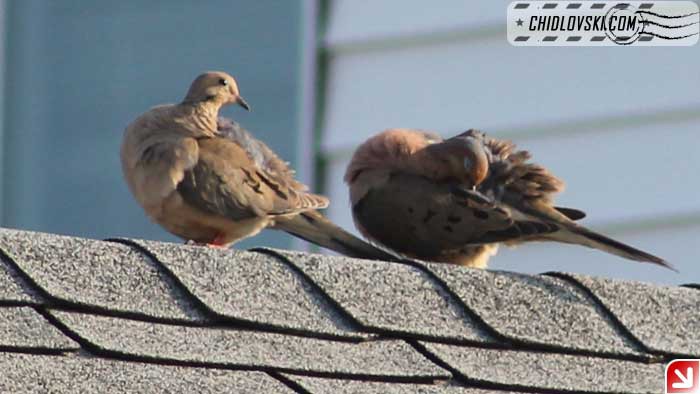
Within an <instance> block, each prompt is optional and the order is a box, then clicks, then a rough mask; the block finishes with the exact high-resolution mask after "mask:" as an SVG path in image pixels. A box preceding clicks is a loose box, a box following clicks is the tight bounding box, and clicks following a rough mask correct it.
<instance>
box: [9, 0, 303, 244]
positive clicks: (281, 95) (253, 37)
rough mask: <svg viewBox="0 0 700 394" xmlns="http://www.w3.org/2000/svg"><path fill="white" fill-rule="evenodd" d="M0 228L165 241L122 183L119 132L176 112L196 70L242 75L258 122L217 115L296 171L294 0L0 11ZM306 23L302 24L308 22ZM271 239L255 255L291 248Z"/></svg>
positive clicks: (298, 16)
mask: <svg viewBox="0 0 700 394" xmlns="http://www.w3.org/2000/svg"><path fill="white" fill-rule="evenodd" d="M4 6H5V7H4V13H5V19H4V20H5V26H4V27H5V28H4V31H5V33H4V34H5V46H6V51H5V57H4V67H5V79H4V80H5V89H4V95H3V96H4V103H5V106H4V114H5V116H4V120H3V133H2V144H3V149H2V151H3V161H2V171H3V183H2V197H3V201H2V203H3V204H2V225H3V226H7V227H18V228H24V229H31V230H40V231H47V232H54V233H60V234H73V235H79V236H87V237H92V238H105V237H115V236H127V237H142V238H149V239H163V240H174V238H173V237H171V236H169V235H167V234H166V233H165V232H164V231H163V230H161V229H160V228H159V227H158V226H156V225H154V224H151V223H150V222H149V221H148V220H147V219H146V218H145V217H144V215H143V213H142V212H141V209H140V208H139V207H138V206H137V204H136V203H135V202H134V200H133V199H132V197H131V195H130V194H129V192H128V190H127V188H126V186H125V184H124V182H123V181H122V178H121V173H120V166H119V155H118V152H119V144H120V140H121V137H122V132H123V129H124V127H125V126H126V125H127V124H128V123H129V122H130V121H131V120H132V119H134V118H135V117H136V116H138V115H139V114H140V113H142V112H144V111H145V110H147V109H148V108H150V107H151V106H154V105H157V104H161V103H168V102H176V101H179V100H180V99H181V98H182V97H183V95H184V94H185V92H186V90H187V88H188V87H189V84H190V82H191V80H192V79H193V78H194V77H195V76H196V75H197V74H199V73H200V72H202V71H206V70H211V69H216V70H225V71H228V72H230V73H232V74H233V75H234V76H235V77H237V79H238V81H239V85H240V89H241V92H242V94H243V96H244V97H245V98H246V99H247V100H248V102H249V103H250V104H251V106H252V108H253V111H252V112H251V113H247V112H245V111H243V110H241V109H239V108H237V109H233V108H228V109H226V110H225V114H226V115H227V116H232V117H235V119H237V120H238V121H239V122H241V123H242V124H243V125H244V126H246V127H248V128H249V129H250V130H252V131H254V132H255V134H256V135H257V136H258V137H260V138H261V139H263V140H265V141H266V142H268V144H269V145H271V146H272V147H273V149H275V150H276V151H277V152H279V154H280V155H281V156H282V157H284V158H285V159H287V160H290V161H292V162H294V161H296V160H297V157H296V156H297V152H298V150H297V144H296V142H295V141H297V139H298V138H297V137H298V135H299V133H300V130H299V124H300V119H299V117H300V116H301V115H300V114H301V113H302V112H303V111H300V107H301V102H300V100H301V97H302V94H301V88H302V82H301V81H302V64H303V61H302V53H303V48H302V46H303V44H304V40H303V39H302V34H303V29H302V26H303V24H304V23H305V21H304V16H303V7H302V1H301V0H285V1H273V0H256V1H231V0H207V1H191V0H167V1H166V0H157V1H152V0H149V1H142V0H119V1H94V0H61V1H46V0H21V1H20V0H8V1H5V3H4ZM306 23H308V21H306ZM289 240H290V238H289V237H287V236H286V235H280V234H276V233H275V232H269V233H266V234H264V235H263V236H262V237H259V238H257V239H255V240H254V241H253V242H249V243H246V244H243V246H244V247H245V246H250V245H275V246H289V245H290V242H289Z"/></svg>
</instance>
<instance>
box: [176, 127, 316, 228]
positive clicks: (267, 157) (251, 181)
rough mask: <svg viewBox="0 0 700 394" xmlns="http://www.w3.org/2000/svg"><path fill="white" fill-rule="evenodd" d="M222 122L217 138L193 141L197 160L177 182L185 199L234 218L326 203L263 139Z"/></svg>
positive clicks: (297, 210) (270, 213)
mask: <svg viewBox="0 0 700 394" xmlns="http://www.w3.org/2000/svg"><path fill="white" fill-rule="evenodd" d="M221 123H222V122H221V121H220V124H221ZM223 126H224V127H223V128H222V129H221V130H222V132H221V136H220V137H213V138H200V139H199V140H198V144H199V160H198V162H197V164H195V165H194V166H193V167H192V168H191V169H190V170H188V171H185V176H184V178H183V180H182V182H180V184H179V185H178V191H179V192H180V194H181V195H182V197H183V199H184V200H185V201H186V202H188V203H189V204H192V205H194V206H196V207H198V208H199V209H202V210H203V211H205V212H207V213H211V214H215V215H219V216H223V217H226V218H229V219H233V220H240V219H245V218H250V217H253V216H277V215H288V214H294V213H298V212H303V211H308V210H312V209H318V208H325V207H326V206H327V205H328V199H326V198H325V197H323V196H319V195H315V194H311V193H308V192H307V191H306V187H305V186H304V185H303V184H301V183H299V182H297V181H296V180H295V179H294V177H293V176H294V173H293V171H292V170H290V169H289V167H288V166H287V165H286V163H284V162H283V161H282V160H280V159H279V158H278V157H277V156H276V155H275V154H274V153H273V152H272V150H270V149H269V148H268V147H267V146H265V144H263V143H262V142H260V141H258V140H256V139H255V138H253V137H252V136H250V134H248V132H247V131H246V130H245V129H243V128H241V127H240V126H238V125H237V124H236V123H233V122H232V121H231V122H230V123H229V122H225V123H223Z"/></svg>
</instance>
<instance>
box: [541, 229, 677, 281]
mask: <svg viewBox="0 0 700 394" xmlns="http://www.w3.org/2000/svg"><path fill="white" fill-rule="evenodd" d="M547 238H548V239H551V240H554V241H559V242H566V243H574V244H579V245H583V246H587V247H589V248H594V249H599V250H602V251H604V252H608V253H611V254H614V255H616V256H620V257H624V258H626V259H630V260H635V261H641V262H646V263H652V264H657V265H660V266H662V267H666V268H668V269H670V270H673V271H676V272H677V270H676V269H675V268H674V267H673V266H672V265H671V264H670V263H668V262H667V261H666V260H664V259H662V258H660V257H657V256H654V255H652V254H649V253H647V252H644V251H642V250H639V249H637V248H634V247H632V246H630V245H627V244H624V243H622V242H620V241H616V240H614V239H612V238H609V237H606V236H605V235H602V234H599V233H596V232H594V231H591V230H589V229H587V228H585V227H582V226H577V225H573V226H568V227H567V228H565V229H562V230H561V231H557V232H556V233H553V234H551V235H548V236H547Z"/></svg>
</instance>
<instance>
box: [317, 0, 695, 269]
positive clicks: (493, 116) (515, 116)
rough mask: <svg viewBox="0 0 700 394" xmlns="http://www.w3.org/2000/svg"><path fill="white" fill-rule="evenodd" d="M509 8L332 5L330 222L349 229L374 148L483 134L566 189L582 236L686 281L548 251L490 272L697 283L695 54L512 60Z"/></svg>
mask: <svg viewBox="0 0 700 394" xmlns="http://www.w3.org/2000/svg"><path fill="white" fill-rule="evenodd" d="M428 4H430V5H428ZM507 4H508V2H504V1H492V2H479V3H474V2H467V1H464V0H443V1H440V2H435V3H426V2H425V1H421V0H382V1H369V0H361V1H359V0H335V1H333V2H331V8H330V12H329V20H328V30H327V33H326V40H325V44H326V47H327V49H328V51H329V52H330V54H331V56H330V63H329V64H328V78H327V81H326V92H325V99H326V102H325V113H324V117H323V122H322V132H323V136H324V140H323V144H322V147H323V151H324V154H325V155H326V157H327V158H328V159H329V163H330V166H329V171H328V173H327V174H326V175H327V182H326V184H327V186H328V190H327V191H326V192H327V193H328V194H329V196H330V197H331V199H332V201H333V204H332V206H331V208H330V210H329V215H330V216H331V217H332V219H334V220H336V221H338V222H339V223H340V224H341V225H343V226H345V227H347V228H353V225H352V221H351V219H350V210H349V208H348V205H349V204H348V202H347V201H348V197H347V189H346V187H345V185H344V184H343V183H342V174H343V172H344V169H345V166H346V164H347V162H348V160H349V158H350V155H351V154H352V151H353V150H354V149H355V147H356V146H357V145H358V144H359V143H361V142H362V141H363V140H364V139H366V138H367V137H369V136H370V135H372V134H374V133H376V132H378V131H381V130H383V129H385V128H389V127H414V128H425V129H432V130H435V131H438V132H440V133H442V134H443V135H445V136H449V135H453V134H455V133H457V132H461V131H463V130H466V129H468V128H472V127H474V128H480V129H482V130H484V131H486V132H488V133H490V134H492V135H494V136H497V137H507V138H511V139H513V140H515V141H516V142H517V143H518V144H519V145H520V146H521V147H523V148H527V149H529V150H530V151H532V152H533V153H534V155H535V158H536V159H537V161H539V162H541V163H542V164H545V165H546V166H548V167H549V168H551V169H552V170H553V171H554V172H555V173H556V174H557V175H559V176H561V177H562V178H564V179H565V180H566V181H567V184H568V189H567V191H566V192H564V193H563V194H562V195H561V197H560V198H559V199H558V203H559V204H561V205H564V206H572V207H577V208H581V209H583V210H585V211H586V212H588V214H589V216H588V218H587V219H585V224H587V225H589V226H590V227H592V228H594V229H598V230H601V231H603V232H606V233H607V234H609V235H612V236H615V237H617V238H619V239H620V240H622V241H625V242H629V243H632V244H633V245H636V246H639V247H641V248H643V249H645V250H648V251H649V252H652V253H656V254H659V255H660V256H662V257H665V258H667V259H668V260H669V261H671V262H672V263H673V264H674V265H676V267H677V268H679V269H680V271H681V274H675V273H673V272H670V271H666V270H662V269H659V268H656V267H653V266H648V265H641V264H636V263H630V262H626V261H624V260H622V259H620V258H617V257H614V256H607V255H605V254H603V253H600V252H596V251H592V250H587V249H585V248H582V247H575V246H566V245H562V246H560V245H552V244H535V245H528V246H523V247H520V248H518V249H515V250H507V249H506V250H503V251H502V252H501V253H500V254H499V255H498V256H497V257H496V258H495V259H493V260H492V265H491V266H492V268H494V269H508V270H516V271H521V272H533V273H537V272H542V271H547V270H560V271H574V272H581V273H587V274H593V275H605V276H612V277H621V278H628V279H640V280H646V281H653V282H660V283H687V282H698V281H700V249H699V248H700V246H699V245H698V244H699V243H700V177H699V176H698V174H697V173H698V170H700V156H699V155H698V154H697V150H698V149H700V93H699V91H698V87H700V72H699V70H700V49H699V48H698V47H697V46H696V47H687V48H663V47H647V48H627V47H624V48H623V47H609V48H532V47H529V48H528V47H521V48H515V47H512V46H510V45H509V44H508V43H507V42H506V33H505V26H506V24H505V15H506V6H507Z"/></svg>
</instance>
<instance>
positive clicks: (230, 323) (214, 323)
mask: <svg viewBox="0 0 700 394" xmlns="http://www.w3.org/2000/svg"><path fill="white" fill-rule="evenodd" d="M103 241H105V242H113V243H119V244H122V245H126V246H129V247H131V248H133V249H134V250H136V251H138V252H140V253H143V254H144V255H145V256H146V257H148V258H149V259H151V260H152V262H153V263H154V264H155V265H156V269H157V270H159V271H161V270H162V273H163V275H164V276H165V278H166V280H168V281H171V285H172V287H173V289H174V290H177V291H180V292H182V293H183V294H184V295H185V297H186V298H187V299H188V300H189V301H190V302H193V304H192V305H191V307H192V308H195V309H196V310H197V311H198V312H199V313H201V314H202V317H203V318H204V319H203V320H202V322H203V323H204V324H197V323H192V322H190V323H191V324H179V323H180V320H173V319H161V318H153V317H151V316H148V315H143V316H144V317H145V318H144V319H141V318H135V319H134V318H131V317H130V316H131V315H129V314H130V313H131V312H127V313H123V312H117V313H97V315H100V316H106V317H115V318H126V319H130V320H136V321H143V322H146V323H154V324H168V325H185V326H189V327H199V328H211V329H232V330H239V331H251V332H264V333H270V334H282V335H289V336H295V337H301V338H310V339H318V340H325V341H334V342H344V343H360V342H364V341H366V339H362V338H351V337H344V336H340V335H334V334H329V333H320V332H314V331H304V330H301V329H294V328H290V327H284V326H278V325H274V324H265V323H260V322H256V321H251V320H246V319H241V318H238V317H232V316H226V315H222V314H220V313H218V312H216V311H214V310H212V309H211V308H209V306H207V305H206V304H205V303H204V302H203V301H202V300H200V299H199V297H197V296H196V295H195V294H194V293H192V292H191V291H190V289H189V288H187V286H186V285H185V284H184V283H183V282H182V281H181V280H180V278H178V277H177V275H175V273H174V272H172V271H171V270H170V268H168V267H167V265H166V264H165V263H163V262H162V261H161V260H160V259H159V258H158V256H157V255H156V254H155V253H153V252H151V251H150V250H149V249H148V248H147V247H146V246H144V245H141V244H140V243H139V242H138V241H135V240H131V239H127V238H108V239H105V240H103ZM283 263H284V262H283ZM285 264H286V263H285ZM55 309H59V308H55ZM68 311H69V312H74V311H72V310H68ZM107 311H109V312H112V311H111V310H107ZM78 312H80V311H78ZM136 316H138V315H136ZM207 321H208V322H209V323H210V324H206V322H207ZM183 322H185V323H187V322H188V321H186V320H183ZM356 331H358V332H361V330H356ZM370 340H371V339H370Z"/></svg>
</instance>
